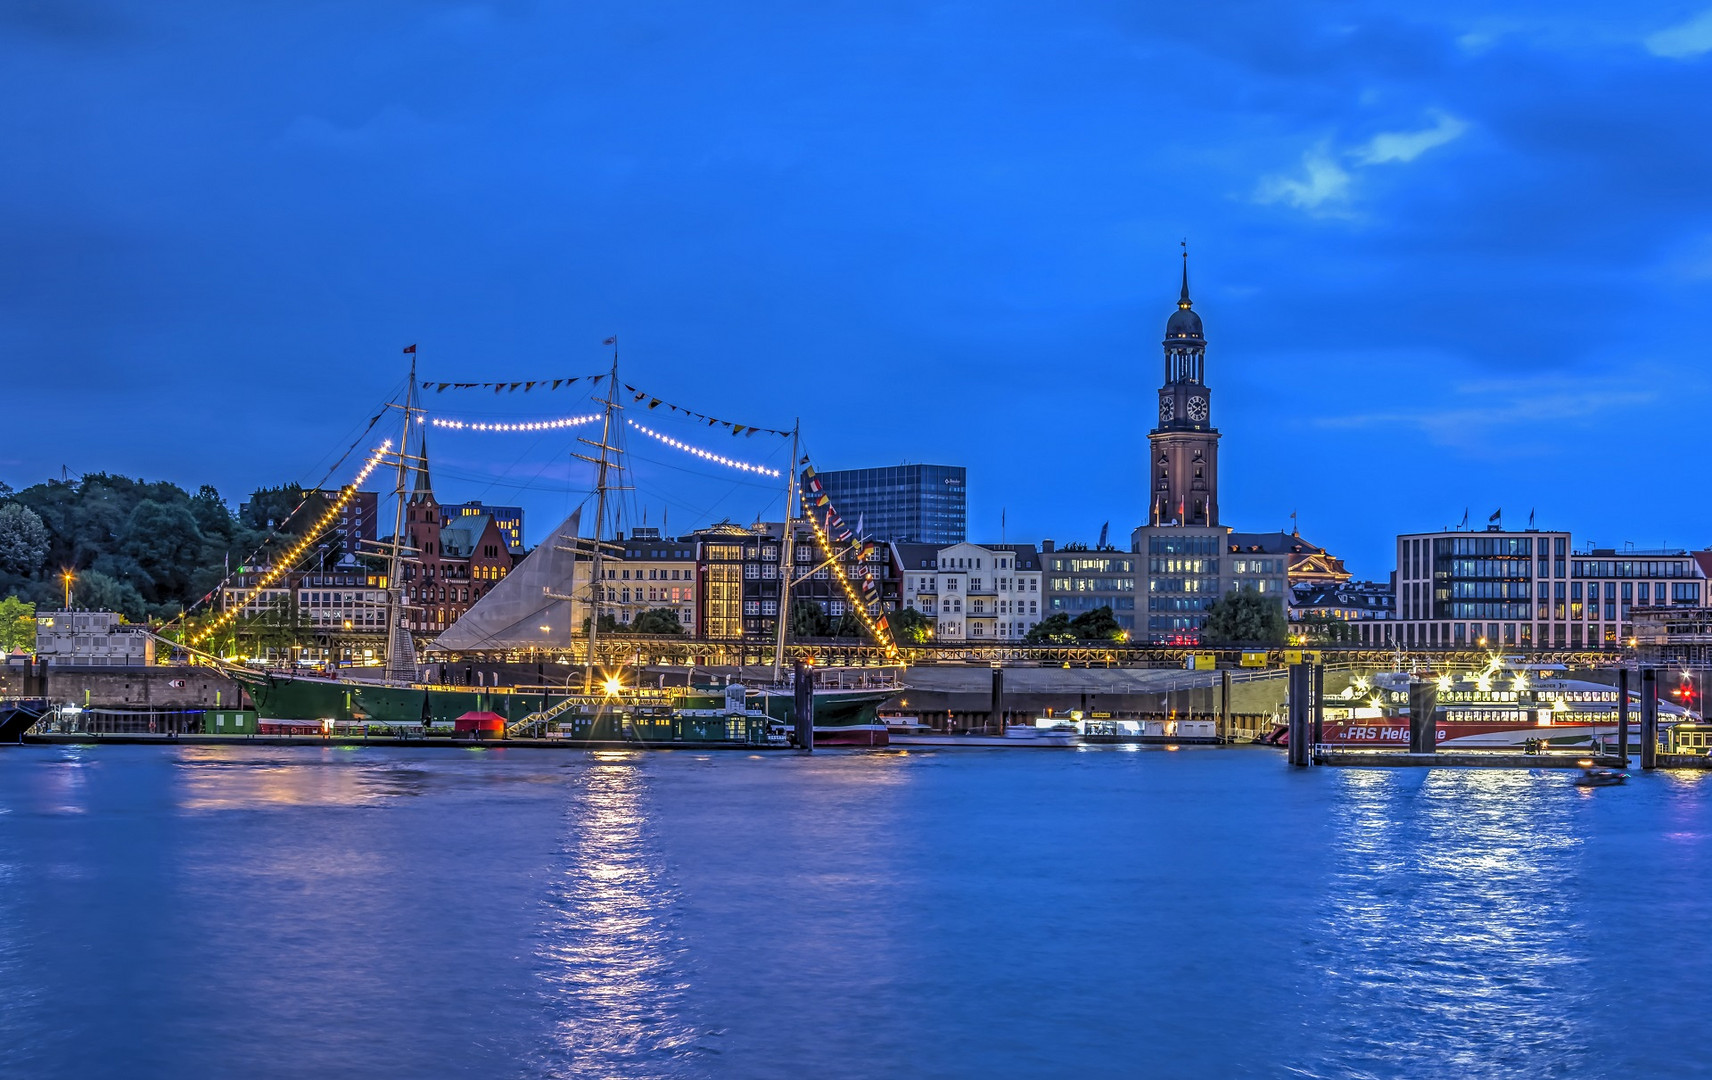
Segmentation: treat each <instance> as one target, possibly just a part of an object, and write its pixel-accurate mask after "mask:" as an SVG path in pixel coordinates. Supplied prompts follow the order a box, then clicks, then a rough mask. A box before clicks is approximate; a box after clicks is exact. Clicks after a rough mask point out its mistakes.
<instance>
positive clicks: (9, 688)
mask: <svg viewBox="0 0 1712 1080" xmlns="http://www.w3.org/2000/svg"><path fill="white" fill-rule="evenodd" d="M38 670H40V671H42V672H43V675H42V682H44V683H45V685H43V686H40V687H37V686H36V685H35V680H34V679H33V678H32V677H31V675H30V674H29V673H28V672H27V671H26V670H25V669H24V668H21V667H7V668H0V697H44V698H47V699H48V700H49V701H52V702H54V703H56V704H62V705H83V706H86V707H90V708H97V709H166V710H170V709H220V708H225V709H235V708H242V707H244V706H243V705H242V704H241V702H240V698H241V695H242V689H241V688H240V687H239V686H238V684H237V683H235V682H233V681H232V680H231V679H228V678H225V677H223V676H221V675H219V674H217V673H216V672H214V671H213V670H212V669H210V668H205V667H196V668H193V667H146V668H145V667H134V668H81V667H47V668H41V669H38Z"/></svg>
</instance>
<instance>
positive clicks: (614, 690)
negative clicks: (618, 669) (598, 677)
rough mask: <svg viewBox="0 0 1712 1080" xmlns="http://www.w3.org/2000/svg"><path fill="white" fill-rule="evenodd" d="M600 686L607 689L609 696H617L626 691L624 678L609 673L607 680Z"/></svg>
mask: <svg viewBox="0 0 1712 1080" xmlns="http://www.w3.org/2000/svg"><path fill="white" fill-rule="evenodd" d="M600 688H601V689H602V690H605V691H606V696H607V697H617V696H618V695H619V694H622V693H624V680H623V679H620V678H619V677H618V676H617V675H608V676H607V677H606V680H605V681H604V682H602V683H601V684H600Z"/></svg>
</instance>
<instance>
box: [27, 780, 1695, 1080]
mask: <svg viewBox="0 0 1712 1080" xmlns="http://www.w3.org/2000/svg"><path fill="white" fill-rule="evenodd" d="M1571 776H1572V774H1571V773H1570V772H1567V771H1563V770H1552V771H1549V772H1548V771H1539V772H1530V771H1501V770H1484V769H1483V770H1449V769H1396V770H1366V769H1313V770H1295V771H1292V770H1289V769H1287V768H1286V767H1285V765H1284V762H1283V756H1282V754H1281V753H1279V752H1276V751H1269V750H1261V749H1251V748H1228V749H1197V750H1189V749H1185V750H1182V751H1177V752H1173V751H1167V750H1164V749H1152V748H1150V749H1134V748H1118V747H1110V748H1099V749H1084V750H1066V751H1037V752H1031V753H1015V752H1009V751H1004V750H993V751H971V750H948V751H925V752H909V753H870V752H844V753H820V754H816V755H814V756H812V757H807V756H802V755H797V754H792V753H775V754H750V753H747V752H740V751H739V752H727V753H719V752H700V753H698V752H670V753H655V754H625V753H611V754H602V753H585V752H573V751H556V752H555V751H540V750H521V749H515V748H492V749H483V750H423V751H410V750H396V749H379V748H367V749H322V748H315V747H310V748H267V747H254V748H251V747H176V748H175V747H139V746H108V747H100V748H78V747H25V748H18V747H14V748H6V749H4V750H0V995H3V1000H0V1075H3V1076H9V1077H10V1076H15V1077H34V1078H60V1077H66V1078H69V1077H77V1078H90V1077H124V1078H128V1080H130V1078H153V1077H186V1076H207V1077H219V1076H244V1077H248V1078H267V1077H345V1076H350V1077H364V1078H377V1077H440V1076H467V1077H484V1078H490V1077H572V1076H577V1077H582V1076H590V1077H604V1076H610V1077H704V1076H705V1077H744V1078H750V1077H803V1076H814V1077H864V1076H912V1077H1010V1076H1016V1077H1048V1076H1053V1077H1056V1076H1079V1077H1089V1076H1093V1077H1105V1076H1110V1077H1130V1076H1186V1077H1188V1076H1257V1077H1258V1076H1291V1077H1303V1076H1306V1077H1394V1076H1395V1077H1402V1076H1408V1077H1423V1076H1446V1077H1451V1076H1454V1077H1486V1076H1492V1077H1497V1076H1577V1077H1583V1076H1611V1077H1636V1076H1647V1077H1667V1076H1697V1075H1709V1074H1712V1043H1709V1032H1708V1026H1707V1019H1706V1018H1707V1010H1706V1003H1707V1002H1708V1001H1712V958H1709V955H1708V950H1709V949H1712V889H1709V888H1708V883H1709V882H1712V774H1707V773H1694V774H1682V775H1667V774H1662V773H1660V774H1648V775H1644V776H1642V775H1637V776H1636V777H1635V778H1634V779H1632V780H1631V781H1630V783H1629V784H1628V786H1626V787H1623V788H1610V789H1600V790H1584V789H1577V788H1574V787H1572V786H1571V784H1570V780H1571Z"/></svg>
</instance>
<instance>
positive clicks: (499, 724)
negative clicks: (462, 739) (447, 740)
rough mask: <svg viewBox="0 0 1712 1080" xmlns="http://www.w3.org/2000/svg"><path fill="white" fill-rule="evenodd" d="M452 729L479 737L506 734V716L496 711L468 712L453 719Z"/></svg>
mask: <svg viewBox="0 0 1712 1080" xmlns="http://www.w3.org/2000/svg"><path fill="white" fill-rule="evenodd" d="M452 730H453V731H454V732H455V733H457V734H459V735H470V736H473V737H475V738H477V739H486V738H491V737H493V736H495V735H504V734H505V717H503V716H501V715H499V714H498V713H495V712H467V713H465V714H464V715H462V716H460V717H458V718H457V719H456V720H454V721H452Z"/></svg>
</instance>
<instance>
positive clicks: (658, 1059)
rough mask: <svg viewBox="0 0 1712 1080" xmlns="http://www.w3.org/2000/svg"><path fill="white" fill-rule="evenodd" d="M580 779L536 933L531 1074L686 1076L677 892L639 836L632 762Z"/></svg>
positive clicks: (687, 1027)
mask: <svg viewBox="0 0 1712 1080" xmlns="http://www.w3.org/2000/svg"><path fill="white" fill-rule="evenodd" d="M581 780H582V783H581V791H580V792H577V793H575V794H573V796H572V797H571V800H570V804H569V805H568V806H567V807H566V811H565V817H564V827H565V833H564V840H563V844H562V847H561V849H560V852H559V855H560V859H561V860H562V861H561V864H560V865H559V867H558V871H557V874H556V876H555V877H554V878H553V880H552V882H551V884H550V885H549V887H548V890H547V896H546V899H545V907H546V910H545V911H544V912H543V917H542V921H541V929H540V932H539V933H540V943H539V946H538V956H539V957H540V960H541V963H542V966H541V969H540V978H541V982H542V986H543V995H544V999H545V1003H546V1007H547V1010H548V1016H547V1031H548V1033H549V1036H550V1039H551V1045H550V1046H548V1047H547V1048H546V1049H544V1051H543V1052H542V1053H541V1055H540V1056H539V1058H538V1059H537V1060H536V1061H534V1062H532V1065H533V1066H534V1068H535V1071H536V1072H537V1073H538V1074H540V1075H549V1076H578V1077H581V1076H630V1077H653V1076H682V1075H686V1074H689V1073H693V1072H695V1071H698V1070H697V1069H696V1067H695V1058H696V1057H697V1056H698V1053H699V1052H701V1051H699V1050H698V1047H697V1045H696V1044H697V1037H696V1029H695V1027H694V1026H693V1025H692V1024H691V1023H690V1022H689V1021H688V1019H687V1016H686V1013H687V998H688V995H689V990H690V984H689V981H688V978H687V972H686V969H687V961H686V957H685V952H686V949H685V945H684V942H683V939H682V936H681V935H680V933H679V931H678V928H677V927H676V926H675V922H676V910H675V909H676V905H677V901H678V894H677V889H676V886H675V884H674V883H673V882H671V881H670V880H669V878H668V875H667V872H666V865H665V859H664V857H663V856H662V854H661V852H660V850H659V846H658V844H657V842H656V841H655V838H654V837H653V836H652V835H651V826H650V823H649V820H648V808H647V805H646V802H647V790H646V783H645V778H644V775H643V765H642V762H641V761H640V760H639V759H638V758H636V757H635V756H633V755H607V754H601V755H598V756H597V757H596V758H595V759H594V760H593V761H591V762H590V764H589V765H588V767H587V769H586V770H585V771H584V772H583V773H582V776H581Z"/></svg>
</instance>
